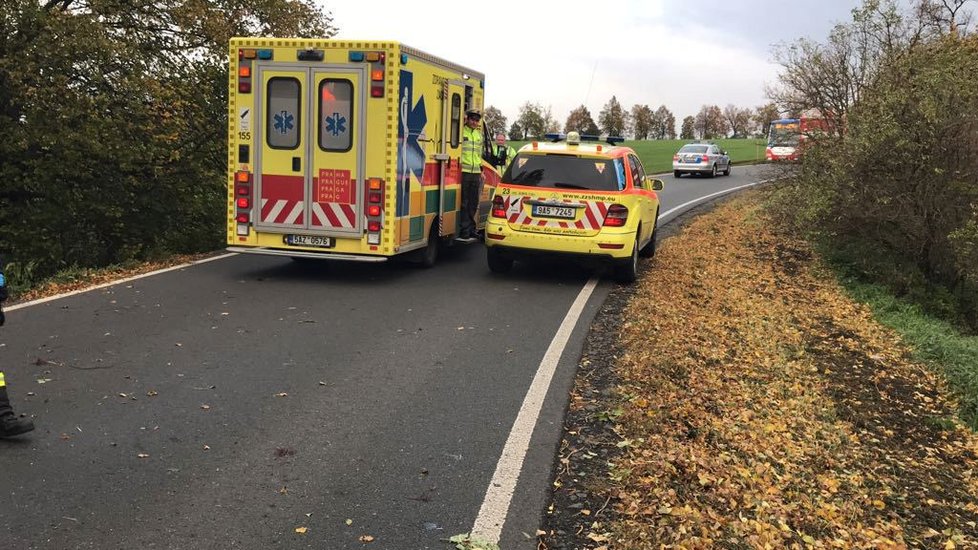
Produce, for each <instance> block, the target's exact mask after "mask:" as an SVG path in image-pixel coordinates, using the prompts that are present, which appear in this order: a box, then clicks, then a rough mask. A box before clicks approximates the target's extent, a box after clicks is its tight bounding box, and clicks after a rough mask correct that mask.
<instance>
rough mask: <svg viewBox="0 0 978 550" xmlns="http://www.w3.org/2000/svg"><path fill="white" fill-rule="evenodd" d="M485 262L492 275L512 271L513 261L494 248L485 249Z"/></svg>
mask: <svg viewBox="0 0 978 550" xmlns="http://www.w3.org/2000/svg"><path fill="white" fill-rule="evenodd" d="M486 262H487V263H488V264H489V271H492V272H493V273H507V272H509V270H510V269H513V259H512V258H507V257H505V256H503V255H502V254H500V253H499V250H498V249H496V248H487V249H486Z"/></svg>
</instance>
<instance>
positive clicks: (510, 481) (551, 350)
mask: <svg viewBox="0 0 978 550" xmlns="http://www.w3.org/2000/svg"><path fill="white" fill-rule="evenodd" d="M598 280H599V279H598V278H596V277H594V278H591V279H590V280H589V281H588V282H587V283H586V284H585V285H584V288H582V289H581V292H580V293H578V295H577V299H575V300H574V303H573V304H571V307H570V310H568V311H567V315H566V316H564V320H563V322H561V323H560V327H559V328H558V329H557V334H555V335H554V338H553V340H552V341H551V342H550V347H548V348H547V353H545V354H544V356H543V360H541V361H540V366H539V367H538V368H537V373H536V375H535V376H534V377H533V382H531V383H530V389H529V390H527V392H526V397H524V398H523V404H522V405H521V406H520V412H519V414H517V415H516V421H515V422H513V428H512V430H510V432H509V437H508V438H507V439H506V445H505V446H504V447H503V453H502V455H501V456H500V457H499V462H497V463H496V471H495V473H493V474H492V481H491V482H490V483H489V489H488V490H486V496H485V498H484V499H483V501H482V507H481V508H480V509H479V515H478V516H477V517H476V518H475V525H473V526H472V536H473V537H478V539H479V540H482V541H486V542H491V543H492V544H499V536H500V534H501V533H502V530H503V523H504V522H505V521H506V515H507V514H508V513H509V506H510V503H511V502H512V500H513V493H514V492H515V491H516V482H517V481H518V480H519V476H520V470H522V469H523V460H524V459H525V458H526V452H527V450H528V449H529V447H530V437H531V436H532V435H533V428H534V426H536V424H537V418H538V417H539V416H540V409H542V408H543V401H544V399H545V398H546V397H547V391H548V390H549V389H550V381H551V379H553V375H554V372H555V371H556V370H557V363H558V362H559V361H560V356H561V355H562V354H563V353H564V348H566V347H567V341H568V340H570V336H571V333H572V332H574V327H576V326H577V321H578V319H580V317H581V313H582V312H583V311H584V306H585V305H586V304H587V301H588V298H590V297H591V293H592V292H594V289H595V287H596V286H597V285H598Z"/></svg>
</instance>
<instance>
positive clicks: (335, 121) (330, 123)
mask: <svg viewBox="0 0 978 550" xmlns="http://www.w3.org/2000/svg"><path fill="white" fill-rule="evenodd" d="M326 131H327V132H329V133H331V134H333V135H334V136H338V135H340V134H342V133H343V132H346V118H345V117H343V116H342V115H340V114H339V113H333V115H332V116H328V117H326Z"/></svg>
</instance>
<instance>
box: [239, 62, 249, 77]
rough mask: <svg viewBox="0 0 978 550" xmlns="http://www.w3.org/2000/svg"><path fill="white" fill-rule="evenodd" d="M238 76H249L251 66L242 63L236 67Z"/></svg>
mask: <svg viewBox="0 0 978 550" xmlns="http://www.w3.org/2000/svg"><path fill="white" fill-rule="evenodd" d="M238 76H240V77H242V78H251V67H249V66H247V65H242V66H241V67H238Z"/></svg>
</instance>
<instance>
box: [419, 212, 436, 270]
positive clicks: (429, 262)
mask: <svg viewBox="0 0 978 550" xmlns="http://www.w3.org/2000/svg"><path fill="white" fill-rule="evenodd" d="M438 241H439V238H438V220H435V222H433V223H432V224H431V230H430V231H428V244H427V245H426V246H425V247H424V249H423V250H422V251H421V267H423V268H425V269H427V268H429V267H434V266H435V262H437V261H438Z"/></svg>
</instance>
